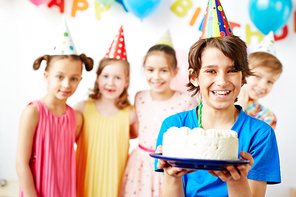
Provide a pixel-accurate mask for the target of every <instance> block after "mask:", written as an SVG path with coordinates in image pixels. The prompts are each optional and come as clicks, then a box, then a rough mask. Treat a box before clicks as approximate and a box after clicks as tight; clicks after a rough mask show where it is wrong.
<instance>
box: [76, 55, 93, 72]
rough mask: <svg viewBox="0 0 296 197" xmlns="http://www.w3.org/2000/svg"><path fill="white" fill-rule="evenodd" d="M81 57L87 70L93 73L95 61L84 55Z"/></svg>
mask: <svg viewBox="0 0 296 197" xmlns="http://www.w3.org/2000/svg"><path fill="white" fill-rule="evenodd" d="M79 57H80V59H81V61H82V63H84V65H85V70H87V71H91V70H92V69H93V66H94V61H93V59H92V58H90V57H87V56H86V55H85V54H84V53H82V54H81V55H80V56H79Z"/></svg>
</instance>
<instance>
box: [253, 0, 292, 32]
mask: <svg viewBox="0 0 296 197" xmlns="http://www.w3.org/2000/svg"><path fill="white" fill-rule="evenodd" d="M291 11H292V1H291V0H250V2H249V14H250V18H251V20H252V21H253V23H254V24H255V26H256V27H257V28H258V29H259V30H260V31H261V32H262V33H263V34H265V35H267V34H268V33H269V32H270V31H273V32H276V31H277V30H279V29H281V28H282V27H284V26H285V24H286V22H287V20H288V19H289V17H290V15H291Z"/></svg>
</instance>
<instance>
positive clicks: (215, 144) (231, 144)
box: [162, 127, 238, 160]
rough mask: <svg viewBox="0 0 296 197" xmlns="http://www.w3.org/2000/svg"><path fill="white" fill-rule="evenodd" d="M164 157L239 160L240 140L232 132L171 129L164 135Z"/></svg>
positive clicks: (182, 128) (186, 128)
mask: <svg viewBox="0 0 296 197" xmlns="http://www.w3.org/2000/svg"><path fill="white" fill-rule="evenodd" d="M162 154H163V156H168V157H179V158H192V159H209V160H237V159H238V138H237V133H236V132H235V131H232V130H216V129H209V130H204V129H202V128H194V129H193V130H191V129H189V128H188V127H181V128H177V127H171V128H169V129H168V130H167V132H165V133H164V135H163V153H162Z"/></svg>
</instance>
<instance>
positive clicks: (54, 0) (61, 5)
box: [47, 0, 65, 13]
mask: <svg viewBox="0 0 296 197" xmlns="http://www.w3.org/2000/svg"><path fill="white" fill-rule="evenodd" d="M53 5H55V6H58V7H59V8H60V12H61V13H64V5H65V2H64V0H52V1H51V2H50V3H49V4H48V5H47V6H48V7H49V8H51V7H52V6H53Z"/></svg>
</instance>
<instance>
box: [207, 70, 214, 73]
mask: <svg viewBox="0 0 296 197" xmlns="http://www.w3.org/2000/svg"><path fill="white" fill-rule="evenodd" d="M206 72H207V73H213V74H214V73H216V71H214V70H207V71H206Z"/></svg>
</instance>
